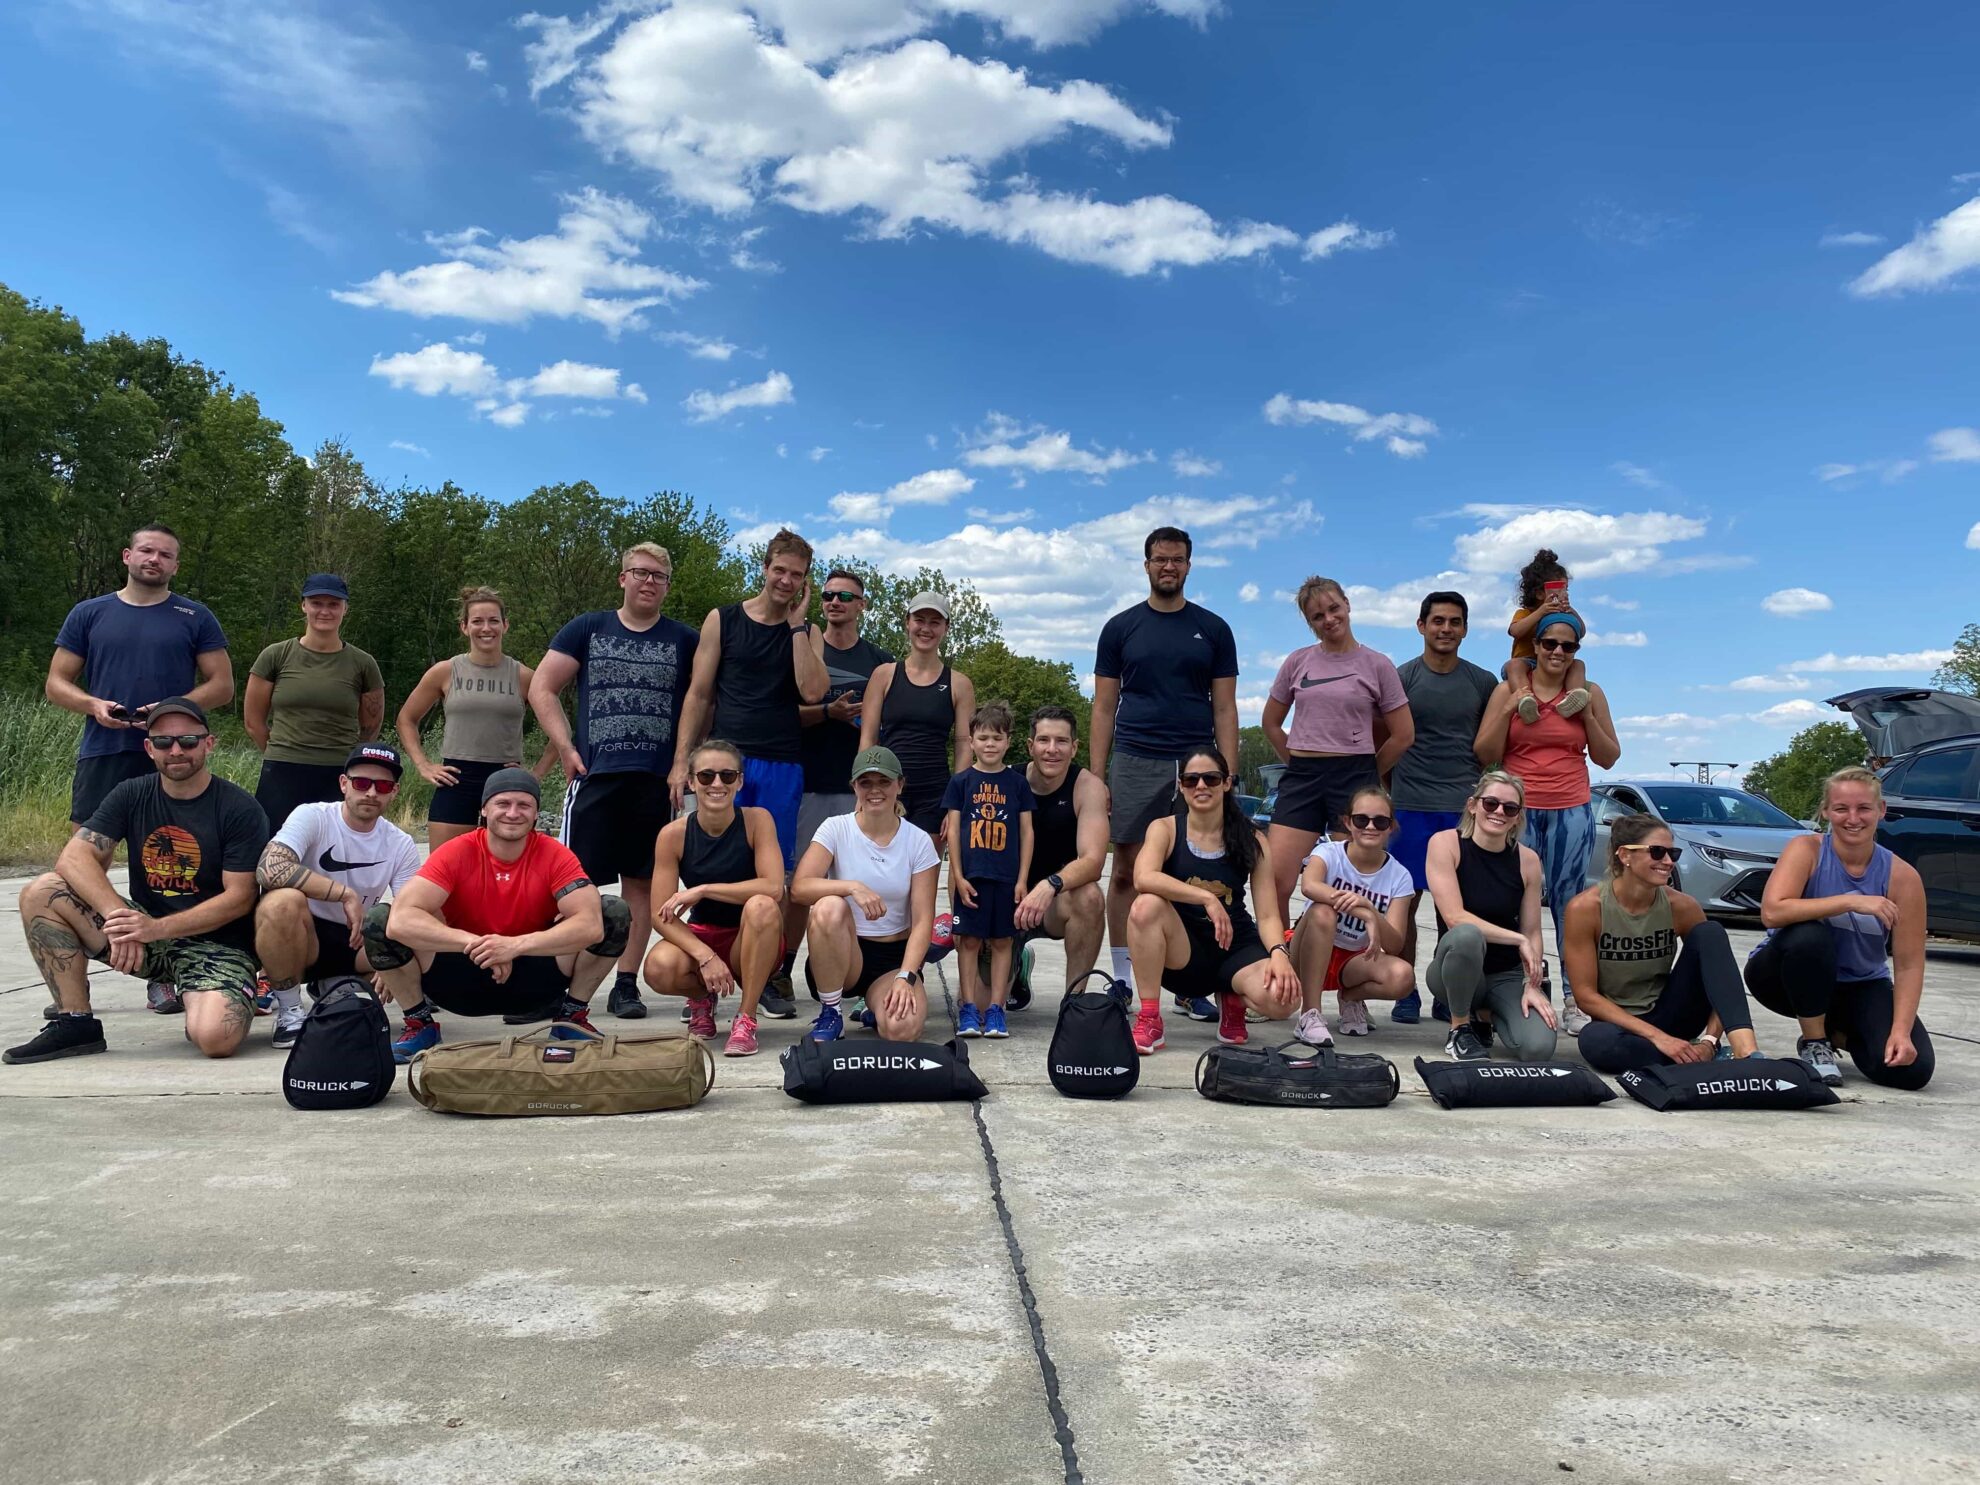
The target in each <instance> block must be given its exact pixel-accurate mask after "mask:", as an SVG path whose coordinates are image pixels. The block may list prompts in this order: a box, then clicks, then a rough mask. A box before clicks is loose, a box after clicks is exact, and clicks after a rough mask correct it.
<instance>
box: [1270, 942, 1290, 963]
mask: <svg viewBox="0 0 1980 1485" xmlns="http://www.w3.org/2000/svg"><path fill="white" fill-rule="evenodd" d="M1265 952H1266V953H1267V954H1278V953H1283V954H1284V955H1285V956H1286V958H1288V959H1290V958H1292V950H1291V949H1290V948H1288V947H1287V946H1286V945H1285V944H1284V943H1276V944H1274V945H1272V947H1271V948H1269V949H1267V950H1266V951H1265Z"/></svg>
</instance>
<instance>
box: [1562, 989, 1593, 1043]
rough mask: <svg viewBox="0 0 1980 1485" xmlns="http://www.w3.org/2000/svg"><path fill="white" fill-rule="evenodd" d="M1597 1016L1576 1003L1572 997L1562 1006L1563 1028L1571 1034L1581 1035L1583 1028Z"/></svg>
mask: <svg viewBox="0 0 1980 1485" xmlns="http://www.w3.org/2000/svg"><path fill="white" fill-rule="evenodd" d="M1594 1019H1595V1018H1594V1017H1593V1016H1591V1015H1589V1014H1588V1012H1586V1011H1584V1010H1583V1009H1582V1008H1581V1007H1580V1006H1578V1005H1576V1004H1575V1003H1574V1000H1573V998H1572V997H1570V998H1569V1000H1568V1001H1567V1003H1566V1004H1565V1005H1563V1006H1562V1007H1561V1030H1563V1031H1565V1032H1566V1033H1567V1034H1568V1035H1569V1036H1580V1035H1581V1029H1582V1028H1583V1027H1584V1026H1586V1025H1587V1024H1588V1023H1589V1022H1590V1021H1592V1020H1594Z"/></svg>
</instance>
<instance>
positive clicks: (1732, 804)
mask: <svg viewBox="0 0 1980 1485" xmlns="http://www.w3.org/2000/svg"><path fill="white" fill-rule="evenodd" d="M1593 792H1594V796H1595V799H1594V803H1595V849H1594V850H1593V851H1591V852H1590V853H1589V858H1588V881H1589V884H1590V885H1591V886H1593V885H1594V884H1595V883H1597V882H1600V881H1601V880H1602V878H1603V877H1604V876H1605V875H1607V873H1608V863H1609V824H1610V822H1611V821H1614V820H1617V819H1620V818H1621V817H1622V816H1624V815H1636V814H1651V815H1655V816H1656V817H1657V818H1658V819H1660V820H1662V821H1663V822H1664V823H1665V824H1666V825H1668V826H1669V827H1670V830H1671V838H1672V840H1673V841H1675V842H1676V844H1678V845H1679V846H1681V847H1683V848H1684V855H1683V856H1682V857H1681V858H1680V859H1679V861H1678V867H1677V870H1676V871H1675V872H1673V873H1672V874H1671V886H1673V887H1674V888H1676V889H1677V890H1678V891H1680V892H1688V893H1690V894H1691V895H1692V896H1693V897H1695V898H1697V899H1698V905H1699V906H1700V907H1702V908H1704V909H1705V911H1706V912H1707V913H1721V914H1726V915H1729V916H1741V917H1746V916H1751V915H1752V914H1755V913H1757V912H1759V911H1760V894H1761V893H1763V892H1765V891H1766V890H1767V878H1768V877H1769V876H1770V875H1772V874H1773V870H1774V863H1775V862H1776V861H1778V860H1780V859H1781V852H1782V851H1783V850H1785V849H1786V848H1787V843H1788V842H1789V841H1791V840H1793V839H1794V838H1795V837H1796V836H1797V835H1806V834H1807V833H1808V827H1807V826H1805V825H1803V824H1802V823H1801V822H1800V821H1798V820H1796V819H1795V818H1794V817H1793V816H1792V815H1789V814H1787V813H1786V812H1785V811H1783V810H1781V809H1778V808H1777V807H1775V806H1774V805H1772V804H1770V803H1768V802H1767V801H1766V800H1764V799H1762V798H1761V797H1760V796H1759V795H1757V794H1749V793H1747V792H1746V791H1745V790H1744V789H1734V788H1730V787H1728V786H1726V785H1724V784H1686V783H1679V782H1676V781H1667V780H1664V779H1656V780H1648V779H1645V780H1636V779H1628V780H1621V781H1617V782H1611V783H1602V784H1596V785H1594V786H1593Z"/></svg>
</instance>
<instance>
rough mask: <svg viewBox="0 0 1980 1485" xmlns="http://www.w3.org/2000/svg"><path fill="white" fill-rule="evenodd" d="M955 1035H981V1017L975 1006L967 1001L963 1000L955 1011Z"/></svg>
mask: <svg viewBox="0 0 1980 1485" xmlns="http://www.w3.org/2000/svg"><path fill="white" fill-rule="evenodd" d="M956 1035H957V1036H981V1035H983V1018H982V1016H981V1015H980V1014H978V1012H977V1009H976V1007H975V1006H973V1005H971V1004H970V1003H969V1002H968V1001H964V1002H963V1008H962V1009H961V1010H959V1011H957V1012H956Z"/></svg>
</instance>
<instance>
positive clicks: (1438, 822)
mask: <svg viewBox="0 0 1980 1485" xmlns="http://www.w3.org/2000/svg"><path fill="white" fill-rule="evenodd" d="M1463 818H1464V814H1463V811H1461V810H1397V811H1396V833H1395V835H1394V837H1393V838H1391V840H1390V841H1389V854H1390V855H1391V856H1393V857H1395V858H1396V860H1397V861H1399V862H1400V863H1402V868H1403V870H1404V871H1406V872H1408V873H1409V879H1410V881H1411V882H1413V883H1415V885H1416V890H1417V891H1419V892H1428V891H1429V890H1430V883H1429V882H1428V881H1427V880H1426V879H1425V878H1424V875H1423V862H1424V858H1425V857H1426V856H1428V855H1429V854H1430V837H1431V836H1433V835H1435V834H1436V833H1437V832H1438V831H1440V830H1455V829H1457V827H1458V821H1459V820H1461V819H1463Z"/></svg>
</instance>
